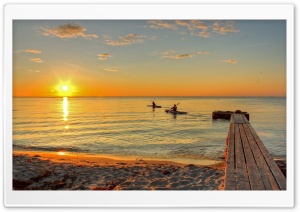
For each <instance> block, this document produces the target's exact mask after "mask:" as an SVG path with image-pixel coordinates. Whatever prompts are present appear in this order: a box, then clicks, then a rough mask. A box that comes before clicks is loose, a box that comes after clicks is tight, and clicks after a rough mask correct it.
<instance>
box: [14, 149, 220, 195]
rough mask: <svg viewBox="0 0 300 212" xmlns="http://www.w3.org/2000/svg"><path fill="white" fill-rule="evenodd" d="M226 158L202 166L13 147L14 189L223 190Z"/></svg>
mask: <svg viewBox="0 0 300 212" xmlns="http://www.w3.org/2000/svg"><path fill="white" fill-rule="evenodd" d="M223 188H224V162H219V163H216V164H214V165H209V166H203V165H193V164H180V163H175V162H171V161H157V160H145V159H139V158H137V159H135V160H124V159H116V158H109V157H103V156H97V155H77V154H73V155H71V154H70V155H68V154H61V153H49V152H31V151H30V152H26V151H14V153H13V189H14V190H223Z"/></svg>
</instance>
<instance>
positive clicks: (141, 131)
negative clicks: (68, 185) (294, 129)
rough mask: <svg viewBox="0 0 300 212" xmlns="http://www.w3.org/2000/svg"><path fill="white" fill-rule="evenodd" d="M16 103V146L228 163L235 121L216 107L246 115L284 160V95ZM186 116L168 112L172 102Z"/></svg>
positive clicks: (29, 100)
mask: <svg viewBox="0 0 300 212" xmlns="http://www.w3.org/2000/svg"><path fill="white" fill-rule="evenodd" d="M155 101H156V103H157V105H162V107H163V108H156V109H152V108H151V107H147V105H149V104H151V102H152V99H151V98H149V97H101V98H67V97H64V98H63V97H62V98H14V99H13V145H14V149H15V150H16V149H18V150H20V149H21V150H32V151H51V152H57V151H66V152H71V153H85V154H109V155H112V156H130V157H136V158H153V159H165V160H174V161H181V162H191V161H192V162H195V163H196V162H197V161H199V160H205V159H211V160H222V157H223V155H224V154H223V153H224V149H225V145H226V144H225V143H226V142H225V141H226V137H227V133H228V128H229V121H226V120H217V121H213V120H212V118H211V116H212V112H213V111H214V110H230V111H234V110H237V109H239V110H242V111H247V112H248V113H249V114H250V123H251V124H252V126H253V127H254V129H255V130H256V132H257V133H258V135H259V136H260V138H261V140H262V141H263V142H264V144H265V145H266V147H267V148H268V150H269V152H270V153H271V154H272V155H273V156H274V157H276V158H285V156H286V98H271V97H270V98H228V97H226V98H224V97H219V98H218V97H207V98H206V97H194V98H191V97H160V98H155ZM177 103H179V105H178V110H179V111H186V112H188V114H187V115H177V116H174V115H171V114H167V113H165V112H164V109H165V108H170V107H171V106H172V105H173V104H177Z"/></svg>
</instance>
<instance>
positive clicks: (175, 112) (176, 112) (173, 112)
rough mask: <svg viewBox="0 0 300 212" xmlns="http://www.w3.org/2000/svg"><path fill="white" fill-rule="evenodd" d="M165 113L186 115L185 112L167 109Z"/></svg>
mask: <svg viewBox="0 0 300 212" xmlns="http://www.w3.org/2000/svg"><path fill="white" fill-rule="evenodd" d="M165 111H166V113H172V114H187V112H183V111H174V110H169V109H166V110H165Z"/></svg>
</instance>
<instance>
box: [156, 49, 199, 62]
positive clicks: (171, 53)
mask: <svg viewBox="0 0 300 212" xmlns="http://www.w3.org/2000/svg"><path fill="white" fill-rule="evenodd" d="M176 53H177V51H174V50H171V51H165V52H162V53H161V57H162V58H171V59H176V60H177V59H184V58H190V57H194V56H195V55H194V54H176Z"/></svg>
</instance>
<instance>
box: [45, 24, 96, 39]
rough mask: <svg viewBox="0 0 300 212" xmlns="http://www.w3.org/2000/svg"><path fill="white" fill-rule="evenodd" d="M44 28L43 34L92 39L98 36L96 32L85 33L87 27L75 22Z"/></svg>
mask: <svg viewBox="0 0 300 212" xmlns="http://www.w3.org/2000/svg"><path fill="white" fill-rule="evenodd" d="M42 30H43V32H42V35H45V36H54V37H59V38H77V37H83V38H86V39H90V38H97V37H98V35H96V34H85V31H86V30H87V29H86V28H84V27H82V26H80V25H79V24H75V23H67V24H63V25H58V26H56V27H52V28H42Z"/></svg>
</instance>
